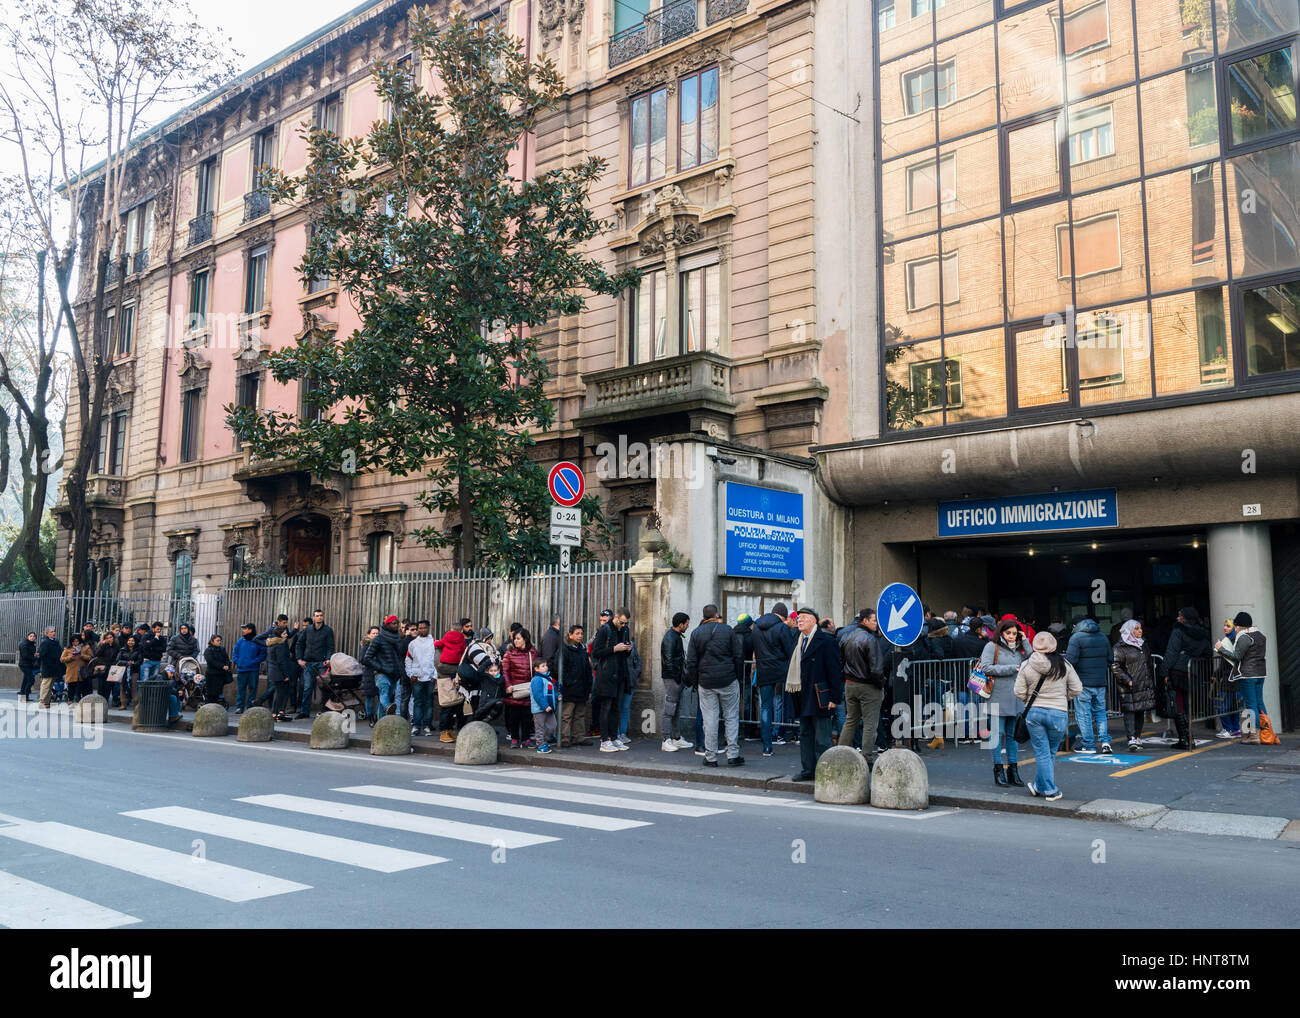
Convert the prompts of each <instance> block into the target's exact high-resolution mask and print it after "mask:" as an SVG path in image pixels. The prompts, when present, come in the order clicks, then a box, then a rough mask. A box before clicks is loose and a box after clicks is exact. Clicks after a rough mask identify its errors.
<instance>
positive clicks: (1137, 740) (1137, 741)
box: [1133, 739, 1142, 749]
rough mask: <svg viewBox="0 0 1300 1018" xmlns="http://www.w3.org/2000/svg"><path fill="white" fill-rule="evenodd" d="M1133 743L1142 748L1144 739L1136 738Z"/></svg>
mask: <svg viewBox="0 0 1300 1018" xmlns="http://www.w3.org/2000/svg"><path fill="white" fill-rule="evenodd" d="M1133 745H1134V747H1136V748H1137V749H1141V748H1142V740H1141V739H1134V740H1133Z"/></svg>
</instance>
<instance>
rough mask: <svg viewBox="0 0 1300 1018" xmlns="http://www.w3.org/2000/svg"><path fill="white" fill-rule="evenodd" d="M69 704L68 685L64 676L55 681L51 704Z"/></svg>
mask: <svg viewBox="0 0 1300 1018" xmlns="http://www.w3.org/2000/svg"><path fill="white" fill-rule="evenodd" d="M67 702H68V683H67V681H66V680H65V679H64V678H63V676H62V675H60V676H58V677H56V678H55V680H54V685H52V686H51V687H50V703H67Z"/></svg>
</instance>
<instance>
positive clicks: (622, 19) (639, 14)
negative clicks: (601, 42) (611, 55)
mask: <svg viewBox="0 0 1300 1018" xmlns="http://www.w3.org/2000/svg"><path fill="white" fill-rule="evenodd" d="M649 13H650V0H618V3H616V4H614V31H615V32H622V31H626V30H627V29H629V28H635V27H636V26H637V25H640V24H641V22H642V21H644V20H645V17H646V15H647V14H649Z"/></svg>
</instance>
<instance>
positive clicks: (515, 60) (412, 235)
mask: <svg viewBox="0 0 1300 1018" xmlns="http://www.w3.org/2000/svg"><path fill="white" fill-rule="evenodd" d="M411 40H412V43H413V45H414V49H415V51H416V52H417V53H418V54H419V57H420V60H421V61H422V63H423V64H424V65H426V66H430V67H431V68H432V70H433V73H434V76H435V80H436V81H437V82H438V86H437V88H436V89H435V90H432V91H429V90H426V89H424V88H422V87H421V86H420V84H419V83H418V81H416V80H414V77H413V75H412V74H411V73H410V70H409V68H408V67H407V66H404V65H401V64H380V65H378V66H377V68H376V70H375V75H374V77H375V83H376V90H377V91H378V93H379V96H380V98H381V100H382V101H384V102H385V103H386V104H388V106H389V107H390V108H391V110H392V115H391V116H390V117H386V118H385V119H382V120H380V121H377V122H376V123H375V124H373V125H372V126H371V128H370V131H369V133H368V134H367V135H366V136H365V137H364V138H340V137H338V136H336V135H334V134H333V133H330V132H326V131H322V130H318V129H309V130H307V131H306V133H307V136H308V142H309V151H310V161H309V165H308V168H307V171H306V173H305V175H304V176H303V177H302V178H301V179H296V178H289V177H286V176H285V175H283V174H281V173H276V172H268V173H267V178H268V183H267V189H268V190H269V191H270V193H271V196H272V198H273V199H274V200H276V201H282V202H284V201H289V202H301V203H302V204H303V205H305V207H306V208H307V209H308V210H309V211H310V218H311V223H312V227H311V234H310V239H309V241H308V245H307V250H306V254H305V256H304V258H303V260H302V262H301V264H300V265H299V267H298V269H299V272H300V273H301V274H302V276H303V278H304V279H320V278H323V277H328V278H329V279H331V280H332V281H333V282H335V283H337V285H338V286H339V287H340V288H341V289H342V290H343V291H344V292H345V293H346V294H347V295H348V296H349V297H350V298H351V300H352V302H353V304H354V305H355V307H356V309H357V311H358V313H359V316H360V319H361V325H360V328H358V329H357V330H356V331H355V332H353V333H352V334H351V335H348V336H344V337H327V338H323V339H322V338H320V337H318V336H313V335H310V334H309V335H307V336H304V337H303V338H302V339H301V340H299V342H298V343H297V345H296V346H294V347H290V348H286V349H284V350H281V351H279V352H276V353H274V354H272V355H271V356H270V357H269V358H268V364H269V367H270V370H271V372H272V374H273V376H274V377H275V378H276V379H277V380H278V381H280V382H287V381H289V380H292V379H297V380H299V381H300V382H305V383H306V390H305V391H306V395H305V397H304V403H305V404H306V408H307V410H308V413H307V414H306V415H305V417H300V416H299V415H297V414H295V413H290V412H285V411H269V412H268V411H262V412H258V411H256V410H254V409H251V408H240V407H237V406H228V407H227V408H226V412H227V416H228V421H229V423H230V425H231V426H232V428H233V429H234V430H235V431H236V432H237V433H238V434H239V435H240V436H241V437H242V438H243V440H244V441H245V442H246V443H247V444H248V445H249V446H250V447H251V448H252V451H253V454H254V455H256V456H259V457H276V458H288V459H292V460H295V461H297V462H299V463H300V464H302V465H303V466H304V468H307V469H310V470H313V471H316V472H327V471H343V472H352V471H360V470H366V469H380V470H384V471H387V472H388V473H390V474H392V475H394V476H397V477H401V476H406V475H410V474H412V473H422V474H424V476H425V477H426V478H427V479H428V481H429V485H428V487H427V488H426V489H425V490H424V491H422V492H421V493H420V495H419V496H418V501H419V502H420V504H421V505H423V506H424V507H425V508H427V509H428V510H429V511H430V512H431V513H432V514H433V515H434V517H435V519H438V520H440V521H442V525H440V526H430V527H426V528H424V529H422V530H420V531H417V532H416V534H415V537H416V538H417V539H418V540H420V541H421V542H422V543H423V544H425V545H426V546H429V547H435V548H441V547H448V546H454V547H455V548H456V559H457V564H458V565H461V566H469V565H491V566H495V567H500V568H518V567H522V566H525V565H529V564H534V563H539V562H543V561H547V560H552V559H553V558H554V549H552V548H550V547H549V546H548V544H547V540H546V531H545V528H546V526H547V525H548V519H547V515H548V506H549V499H548V497H547V494H546V479H545V470H544V469H543V467H542V466H541V465H540V464H539V463H538V462H536V461H535V459H534V458H533V457H532V456H530V450H532V449H533V446H534V444H535V438H534V436H535V434H536V433H537V432H539V431H542V430H545V429H546V428H547V427H548V426H549V425H550V424H551V422H552V420H553V418H554V408H553V406H552V403H551V401H550V399H549V398H548V397H547V395H546V393H545V391H544V386H545V383H546V381H547V379H548V378H549V377H550V372H549V368H548V365H547V362H546V360H545V358H544V357H543V356H542V354H541V351H540V349H539V344H538V340H537V338H536V336H535V334H534V330H535V329H537V328H538V327H540V326H542V325H544V324H545V323H546V322H548V321H550V320H552V319H554V318H557V317H559V316H568V315H576V314H579V313H580V312H581V311H582V310H583V308H584V307H585V302H586V298H587V296H588V295H592V294H613V293H616V292H617V291H618V290H620V289H621V288H622V287H623V286H625V285H627V283H628V282H629V281H630V277H625V276H614V275H610V274H607V273H606V272H605V270H604V269H603V268H602V267H601V266H600V264H598V263H597V262H596V261H594V260H592V259H591V258H588V257H586V255H585V254H584V249H585V247H586V245H587V244H588V242H589V241H591V240H592V239H593V238H595V237H597V236H599V235H600V234H601V233H603V232H604V231H605V230H606V229H608V225H607V224H605V223H602V222H601V221H600V220H598V219H597V218H596V217H595V216H594V215H593V214H592V212H591V210H590V207H589V203H588V200H587V195H588V189H589V188H590V186H591V183H592V181H594V180H595V179H596V178H597V177H598V175H599V174H600V173H601V172H602V170H603V168H604V163H603V161H602V160H600V159H595V158H590V159H585V160H583V161H581V162H579V163H577V164H576V165H573V166H569V167H564V168H559V169H554V170H550V171H547V172H546V173H541V174H538V175H536V176H534V177H531V178H529V179H522V177H521V176H520V175H518V174H517V173H515V172H514V171H513V170H512V159H515V158H516V157H517V154H518V153H517V149H518V145H519V141H520V139H521V138H524V137H525V136H527V135H528V134H529V132H531V131H533V130H534V129H535V128H536V126H537V124H538V121H539V120H540V119H541V118H542V117H543V116H544V115H546V113H547V111H548V110H550V109H552V108H553V107H554V106H555V105H556V103H558V102H559V101H560V100H561V98H562V97H563V94H564V87H563V82H562V81H561V78H560V76H559V73H558V72H557V71H556V69H555V67H554V66H553V65H552V64H551V63H550V61H548V60H544V59H543V60H540V61H536V62H531V61H529V60H528V59H527V58H526V57H525V56H524V55H523V54H522V53H521V52H520V50H519V48H518V46H517V45H516V43H515V42H514V41H513V40H512V39H511V38H510V37H509V35H508V34H506V33H505V32H504V31H500V30H497V29H495V28H491V27H488V26H483V25H474V24H472V23H471V22H469V21H468V20H467V19H466V18H465V17H464V16H463V15H461V14H458V15H457V16H456V17H454V18H453V19H452V21H451V22H450V24H447V25H445V26H441V27H440V26H439V25H437V24H436V23H435V20H434V16H433V15H432V13H431V12H430V11H429V10H427V9H425V10H416V11H413V12H412V14H411ZM317 417H320V418H321V419H320V420H319V421H318V420H316V418H317ZM583 508H584V510H585V518H586V519H587V520H588V521H589V529H588V536H589V537H590V538H591V539H593V540H596V541H601V542H604V543H608V541H609V540H610V537H611V534H610V528H609V526H608V523H607V522H606V521H605V519H604V516H603V515H602V514H601V512H600V506H599V503H598V501H597V500H596V499H594V498H591V497H589V498H588V499H587V500H586V501H585V502H584V505H583ZM457 516H458V517H459V521H460V533H459V535H457V534H456V533H455V532H454V530H453V528H452V527H449V526H448V525H447V521H448V519H449V517H451V518H453V519H454V518H455V517H457Z"/></svg>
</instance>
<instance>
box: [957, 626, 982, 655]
mask: <svg viewBox="0 0 1300 1018" xmlns="http://www.w3.org/2000/svg"><path fill="white" fill-rule="evenodd" d="M984 642H985V641H984V639H983V638H982V637H981V636H980V635H979V633H972V632H971V631H970V630H969V629H963V630H962V631H961V632H960V633H958V634H957V635H956V636H954V637H953V638H952V656H953V657H956V658H963V657H965V658H971V657H979V656H980V655H981V654H983V653H984Z"/></svg>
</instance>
